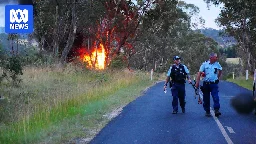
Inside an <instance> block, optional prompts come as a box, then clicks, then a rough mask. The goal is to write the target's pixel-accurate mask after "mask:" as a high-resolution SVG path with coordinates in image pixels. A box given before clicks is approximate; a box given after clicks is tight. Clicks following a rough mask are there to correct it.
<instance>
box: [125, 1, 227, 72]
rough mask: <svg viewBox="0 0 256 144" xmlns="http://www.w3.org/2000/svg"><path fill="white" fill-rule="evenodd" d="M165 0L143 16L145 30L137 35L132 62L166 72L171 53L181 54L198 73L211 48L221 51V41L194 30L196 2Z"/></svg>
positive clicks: (143, 67) (184, 60)
mask: <svg viewBox="0 0 256 144" xmlns="http://www.w3.org/2000/svg"><path fill="white" fill-rule="evenodd" d="M162 3H163V4H162V5H156V6H155V8H154V9H151V10H150V11H149V12H148V13H147V14H146V15H145V16H144V17H143V23H142V24H141V25H140V30H141V31H142V33H141V34H140V35H138V38H137V39H136V43H135V51H136V53H135V54H134V55H133V56H132V57H131V58H130V64H131V66H133V67H135V68H138V69H144V70H150V69H152V68H153V69H156V71H159V72H160V71H162V72H163V71H167V69H168V68H169V67H170V65H171V64H172V63H173V60H172V57H173V56H174V55H180V56H181V57H182V63H184V64H185V65H187V66H188V67H189V69H190V71H191V73H196V72H197V71H198V69H199V66H200V65H201V63H202V62H204V61H205V60H207V59H208V55H209V53H210V52H218V49H217V45H218V44H217V43H216V42H215V41H214V40H213V39H211V38H209V37H206V36H204V35H203V34H201V33H200V32H198V31H193V30H191V25H190V21H191V20H190V18H191V15H195V13H197V12H198V10H197V9H198V8H197V7H196V6H194V5H191V4H186V3H185V2H182V3H180V2H179V3H178V2H177V1H163V2H162ZM177 5H178V6H177ZM185 10H186V11H189V14H190V15H189V14H187V13H186V12H185ZM223 60H224V59H222V58H221V61H223ZM224 61H225V60H224Z"/></svg>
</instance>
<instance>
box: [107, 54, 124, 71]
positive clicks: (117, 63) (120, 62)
mask: <svg viewBox="0 0 256 144" xmlns="http://www.w3.org/2000/svg"><path fill="white" fill-rule="evenodd" d="M125 66H126V64H125V62H124V59H123V56H122V55H119V56H116V57H115V58H113V59H112V60H111V62H110V64H109V68H112V69H123V68H124V67H125Z"/></svg>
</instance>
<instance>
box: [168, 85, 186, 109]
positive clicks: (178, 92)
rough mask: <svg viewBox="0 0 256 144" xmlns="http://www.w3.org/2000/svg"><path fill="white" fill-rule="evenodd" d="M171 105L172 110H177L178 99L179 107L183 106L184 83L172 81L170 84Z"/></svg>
mask: <svg viewBox="0 0 256 144" xmlns="http://www.w3.org/2000/svg"><path fill="white" fill-rule="evenodd" d="M171 91H172V98H173V99H172V107H173V111H178V101H179V102H180V107H181V108H185V103H186V102H185V95H186V92H185V84H179V83H174V84H173V85H172V89H171Z"/></svg>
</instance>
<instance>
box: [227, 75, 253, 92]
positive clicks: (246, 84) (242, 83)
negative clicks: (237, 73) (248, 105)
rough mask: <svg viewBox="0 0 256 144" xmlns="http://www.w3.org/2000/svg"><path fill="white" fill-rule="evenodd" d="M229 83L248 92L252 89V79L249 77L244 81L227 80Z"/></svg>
mask: <svg viewBox="0 0 256 144" xmlns="http://www.w3.org/2000/svg"><path fill="white" fill-rule="evenodd" d="M227 81H229V82H233V83H235V84H237V85H239V86H241V87H244V88H246V89H248V90H252V87H253V78H252V77H249V78H248V80H246V79H245V78H244V77H238V78H236V79H227Z"/></svg>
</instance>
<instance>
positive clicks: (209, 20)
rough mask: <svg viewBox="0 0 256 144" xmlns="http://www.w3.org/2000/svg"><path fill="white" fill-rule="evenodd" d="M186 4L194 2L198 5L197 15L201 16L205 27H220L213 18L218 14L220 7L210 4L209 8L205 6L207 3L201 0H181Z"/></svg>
mask: <svg viewBox="0 0 256 144" xmlns="http://www.w3.org/2000/svg"><path fill="white" fill-rule="evenodd" d="M183 1H185V2H186V3H187V4H194V5H195V6H197V7H199V10H200V12H199V16H201V17H202V18H203V19H204V20H205V25H204V26H205V27H206V28H214V29H221V28H220V27H218V26H217V24H216V23H215V19H216V18H217V17H218V15H219V14H220V10H221V7H216V6H214V5H211V6H210V7H209V9H208V8H207V4H206V3H205V2H204V1H203V0H183Z"/></svg>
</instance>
